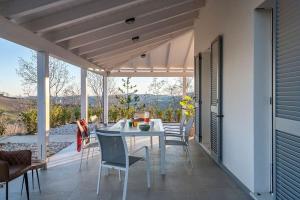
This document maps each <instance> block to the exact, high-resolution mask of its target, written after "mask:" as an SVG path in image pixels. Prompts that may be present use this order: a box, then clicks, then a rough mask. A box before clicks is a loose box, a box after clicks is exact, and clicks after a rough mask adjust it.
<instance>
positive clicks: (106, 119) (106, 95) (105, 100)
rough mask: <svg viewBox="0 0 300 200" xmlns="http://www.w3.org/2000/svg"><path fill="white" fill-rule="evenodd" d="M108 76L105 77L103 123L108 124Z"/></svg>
mask: <svg viewBox="0 0 300 200" xmlns="http://www.w3.org/2000/svg"><path fill="white" fill-rule="evenodd" d="M107 79H108V77H107V75H104V76H103V94H102V97H103V123H104V124H108V82H107Z"/></svg>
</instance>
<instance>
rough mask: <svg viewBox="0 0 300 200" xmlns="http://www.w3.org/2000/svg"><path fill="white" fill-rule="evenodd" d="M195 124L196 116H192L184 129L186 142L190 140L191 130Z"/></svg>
mask: <svg viewBox="0 0 300 200" xmlns="http://www.w3.org/2000/svg"><path fill="white" fill-rule="evenodd" d="M193 124H194V117H191V118H190V119H189V120H188V122H187V123H186V126H185V130H184V139H185V142H189V136H190V131H191V129H192V127H193Z"/></svg>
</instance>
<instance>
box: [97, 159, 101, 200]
mask: <svg viewBox="0 0 300 200" xmlns="http://www.w3.org/2000/svg"><path fill="white" fill-rule="evenodd" d="M101 168H102V166H101V163H100V164H99V171H98V184H97V195H99V193H100V184H101Z"/></svg>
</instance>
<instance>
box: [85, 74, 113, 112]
mask: <svg viewBox="0 0 300 200" xmlns="http://www.w3.org/2000/svg"><path fill="white" fill-rule="evenodd" d="M107 81H108V91H107V92H108V95H109V96H110V95H113V94H116V82H115V80H114V79H113V78H108V79H107ZM88 86H89V88H90V89H91V90H92V92H93V95H95V96H96V106H97V107H101V106H102V103H103V99H102V93H103V76H101V75H99V74H96V73H93V72H88Z"/></svg>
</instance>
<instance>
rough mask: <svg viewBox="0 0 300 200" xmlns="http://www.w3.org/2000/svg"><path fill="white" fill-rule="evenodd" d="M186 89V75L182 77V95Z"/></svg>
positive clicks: (184, 94)
mask: <svg viewBox="0 0 300 200" xmlns="http://www.w3.org/2000/svg"><path fill="white" fill-rule="evenodd" d="M186 90H187V82H186V77H185V76H184V77H182V96H183V97H184V96H186Z"/></svg>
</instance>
